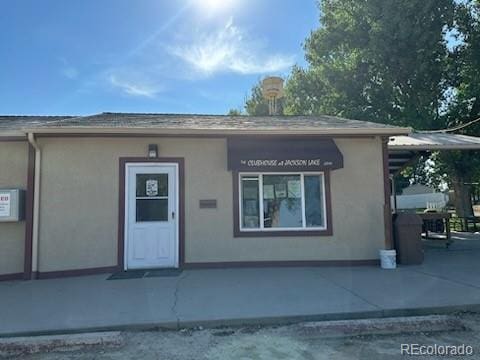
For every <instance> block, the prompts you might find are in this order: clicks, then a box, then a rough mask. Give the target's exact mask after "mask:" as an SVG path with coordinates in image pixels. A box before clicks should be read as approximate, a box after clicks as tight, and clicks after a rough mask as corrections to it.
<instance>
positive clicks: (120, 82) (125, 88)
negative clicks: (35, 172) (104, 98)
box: [108, 74, 161, 98]
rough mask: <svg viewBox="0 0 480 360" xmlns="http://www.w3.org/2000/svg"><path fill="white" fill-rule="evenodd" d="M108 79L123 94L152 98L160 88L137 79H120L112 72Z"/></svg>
mask: <svg viewBox="0 0 480 360" xmlns="http://www.w3.org/2000/svg"><path fill="white" fill-rule="evenodd" d="M108 80H109V82H110V84H111V85H113V86H114V87H116V88H118V89H120V90H121V91H122V92H123V93H124V94H126V95H131V96H140V97H147V98H154V97H155V95H157V94H158V93H159V92H160V90H161V89H160V87H159V86H154V85H152V84H147V83H142V82H139V81H131V80H125V79H120V78H119V77H118V76H117V75H114V74H110V76H109V77H108Z"/></svg>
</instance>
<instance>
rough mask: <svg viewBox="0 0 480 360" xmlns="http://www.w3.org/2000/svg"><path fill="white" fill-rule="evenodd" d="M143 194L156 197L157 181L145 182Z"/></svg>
mask: <svg viewBox="0 0 480 360" xmlns="http://www.w3.org/2000/svg"><path fill="white" fill-rule="evenodd" d="M145 193H146V194H147V196H157V195H158V181H157V180H152V179H150V180H147V181H146V182H145Z"/></svg>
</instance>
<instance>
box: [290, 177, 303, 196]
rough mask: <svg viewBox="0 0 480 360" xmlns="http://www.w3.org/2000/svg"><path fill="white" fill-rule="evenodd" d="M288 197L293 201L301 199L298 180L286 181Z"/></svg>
mask: <svg viewBox="0 0 480 360" xmlns="http://www.w3.org/2000/svg"><path fill="white" fill-rule="evenodd" d="M288 197H289V198H294V199H298V198H300V197H302V188H301V185H300V180H288Z"/></svg>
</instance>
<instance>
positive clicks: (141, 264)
mask: <svg viewBox="0 0 480 360" xmlns="http://www.w3.org/2000/svg"><path fill="white" fill-rule="evenodd" d="M125 176H126V179H125V235H126V236H125V239H126V244H125V269H149V268H167V267H168V268H169V267H178V215H177V213H178V181H177V180H178V165H177V164H165V163H141V164H140V163H138V164H127V165H126V171H125Z"/></svg>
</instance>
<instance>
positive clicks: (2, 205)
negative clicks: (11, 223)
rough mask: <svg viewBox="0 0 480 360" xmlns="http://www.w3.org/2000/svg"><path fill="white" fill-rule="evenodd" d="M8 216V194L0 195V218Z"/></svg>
mask: <svg viewBox="0 0 480 360" xmlns="http://www.w3.org/2000/svg"><path fill="white" fill-rule="evenodd" d="M8 216H10V194H6V193H3V194H2V193H0V217H8Z"/></svg>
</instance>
